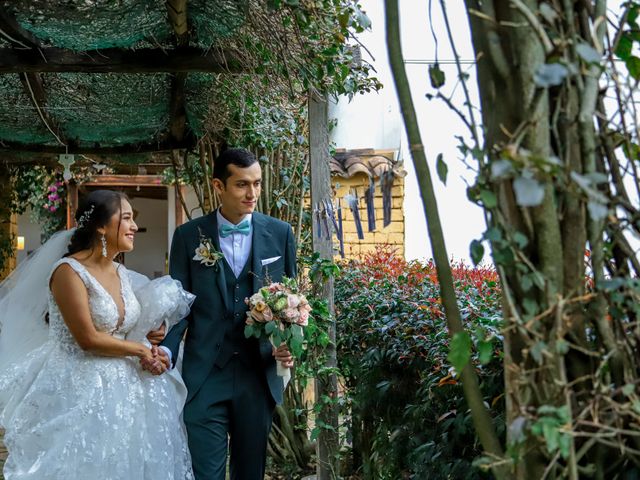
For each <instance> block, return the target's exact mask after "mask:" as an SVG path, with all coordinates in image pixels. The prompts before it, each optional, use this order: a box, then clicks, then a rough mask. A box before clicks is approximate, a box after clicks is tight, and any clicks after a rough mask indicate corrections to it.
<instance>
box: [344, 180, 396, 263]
mask: <svg viewBox="0 0 640 480" xmlns="http://www.w3.org/2000/svg"><path fill="white" fill-rule="evenodd" d="M332 184H333V187H334V191H335V198H339V199H340V203H341V205H342V222H343V223H342V228H343V231H344V253H345V257H346V258H354V257H357V256H359V255H360V254H362V253H366V252H369V251H371V250H374V249H375V245H376V244H383V243H389V244H391V245H394V246H396V248H397V252H398V254H399V255H404V211H403V208H402V202H403V199H404V178H402V177H396V178H395V180H394V184H393V189H392V190H391V196H392V199H391V223H390V224H389V225H387V227H386V228H382V219H383V214H382V192H381V191H380V187H379V182H378V180H376V191H375V198H374V206H375V208H376V229H375V231H373V232H369V231H368V223H367V204H366V202H365V198H364V193H365V191H366V190H367V188H368V187H369V177H368V176H367V175H366V174H364V173H358V174H356V175H354V176H353V177H351V178H342V177H338V176H334V177H332ZM354 189H355V190H356V191H357V192H358V200H359V206H360V209H359V210H360V220H361V223H362V231H363V232H364V239H363V240H360V239H358V234H357V233H356V225H355V222H354V220H353V215H352V214H351V210H350V209H349V208H348V206H347V205H346V203H345V201H344V196H345V195H347V194H349V193H350V192H352V191H353V190H354ZM334 242H335V244H334V245H335V246H336V247H338V240H337V238H334Z"/></svg>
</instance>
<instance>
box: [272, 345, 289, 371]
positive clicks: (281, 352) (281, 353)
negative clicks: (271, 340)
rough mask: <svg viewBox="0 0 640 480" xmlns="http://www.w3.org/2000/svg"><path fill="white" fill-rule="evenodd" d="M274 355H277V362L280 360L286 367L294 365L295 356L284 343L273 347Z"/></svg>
mask: <svg viewBox="0 0 640 480" xmlns="http://www.w3.org/2000/svg"><path fill="white" fill-rule="evenodd" d="M273 356H274V357H276V362H280V363H281V364H282V366H283V367H284V368H292V367H293V357H292V356H291V352H290V351H289V348H288V347H287V346H286V345H285V344H284V343H283V344H282V345H280V346H279V347H278V348H274V349H273Z"/></svg>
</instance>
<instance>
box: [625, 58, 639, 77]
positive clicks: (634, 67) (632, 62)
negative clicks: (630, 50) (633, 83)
mask: <svg viewBox="0 0 640 480" xmlns="http://www.w3.org/2000/svg"><path fill="white" fill-rule="evenodd" d="M625 64H626V65H627V70H629V75H631V76H632V77H633V78H634V80H640V58H638V57H636V56H634V55H632V56H630V57H629V58H628V59H627V61H626V62H625Z"/></svg>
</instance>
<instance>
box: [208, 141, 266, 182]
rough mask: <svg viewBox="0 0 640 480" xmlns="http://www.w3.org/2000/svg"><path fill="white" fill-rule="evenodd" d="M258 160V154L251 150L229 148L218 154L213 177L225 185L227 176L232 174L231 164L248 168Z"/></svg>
mask: <svg viewBox="0 0 640 480" xmlns="http://www.w3.org/2000/svg"><path fill="white" fill-rule="evenodd" d="M257 161H258V160H257V159H256V156H255V155H254V154H253V153H251V152H250V151H249V150H245V149H244V148H229V149H227V150H225V151H224V152H222V153H221V154H220V155H218V158H216V161H215V162H214V163H213V178H217V179H219V180H221V181H222V183H224V184H225V185H226V184H227V178H229V177H230V176H231V174H230V173H229V169H228V168H227V167H228V166H229V165H235V166H236V167H240V168H247V167H250V166H251V165H253V164H254V163H256V162H257Z"/></svg>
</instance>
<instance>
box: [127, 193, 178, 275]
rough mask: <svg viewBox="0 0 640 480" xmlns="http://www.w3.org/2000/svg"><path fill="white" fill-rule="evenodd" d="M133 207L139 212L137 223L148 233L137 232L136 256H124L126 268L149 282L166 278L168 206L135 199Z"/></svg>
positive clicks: (144, 199) (161, 201) (148, 199)
mask: <svg viewBox="0 0 640 480" xmlns="http://www.w3.org/2000/svg"><path fill="white" fill-rule="evenodd" d="M131 204H132V206H133V208H134V209H135V210H137V211H138V216H137V217H136V223H137V225H138V228H146V229H147V231H146V232H138V233H137V234H136V239H135V248H134V250H133V252H131V253H127V254H126V255H125V265H126V267H127V268H129V269H131V270H135V271H136V272H140V273H143V274H144V275H147V276H148V277H150V278H154V277H156V276H159V275H164V274H165V273H167V271H166V266H165V265H166V264H165V262H166V258H167V254H168V251H169V250H168V245H169V244H168V242H167V238H168V235H169V234H168V229H167V216H168V202H167V200H154V199H150V198H134V199H133V200H132V201H131Z"/></svg>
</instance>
